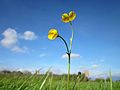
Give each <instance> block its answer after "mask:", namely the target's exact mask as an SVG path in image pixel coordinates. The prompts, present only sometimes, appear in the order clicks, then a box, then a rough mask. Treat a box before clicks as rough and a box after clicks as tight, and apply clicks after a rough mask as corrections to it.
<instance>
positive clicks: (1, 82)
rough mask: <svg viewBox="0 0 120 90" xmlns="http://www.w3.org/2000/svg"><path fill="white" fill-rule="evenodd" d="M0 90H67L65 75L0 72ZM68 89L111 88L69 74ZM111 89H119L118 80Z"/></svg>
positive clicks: (105, 84) (101, 82) (104, 83)
mask: <svg viewBox="0 0 120 90" xmlns="http://www.w3.org/2000/svg"><path fill="white" fill-rule="evenodd" d="M0 90H67V75H53V74H52V73H49V72H47V73H46V74H39V75H38V74H0ZM69 90H111V83H110V81H109V80H108V81H106V80H97V81H93V80H89V79H87V78H77V75H71V76H70V84H69ZM112 90H120V81H114V82H112Z"/></svg>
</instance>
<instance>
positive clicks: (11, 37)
mask: <svg viewBox="0 0 120 90" xmlns="http://www.w3.org/2000/svg"><path fill="white" fill-rule="evenodd" d="M2 35H3V36H4V38H3V39H2V40H1V42H0V43H1V45H2V46H4V47H6V48H10V47H12V46H13V45H15V44H16V43H17V41H18V39H17V32H16V31H15V30H14V29H12V28H8V29H6V30H5V31H4V32H3V33H2Z"/></svg>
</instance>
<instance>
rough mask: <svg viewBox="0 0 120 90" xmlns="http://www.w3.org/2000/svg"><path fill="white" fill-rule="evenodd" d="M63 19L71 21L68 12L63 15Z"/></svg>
mask: <svg viewBox="0 0 120 90" xmlns="http://www.w3.org/2000/svg"><path fill="white" fill-rule="evenodd" d="M62 21H63V22H65V23H67V22H69V15H68V14H67V13H64V14H63V15H62Z"/></svg>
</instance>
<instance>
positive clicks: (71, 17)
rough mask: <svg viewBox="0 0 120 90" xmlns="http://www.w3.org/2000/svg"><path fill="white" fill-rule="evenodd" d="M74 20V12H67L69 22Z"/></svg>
mask: <svg viewBox="0 0 120 90" xmlns="http://www.w3.org/2000/svg"><path fill="white" fill-rule="evenodd" d="M75 18H76V14H75V12H73V11H71V12H69V21H73V20H74V19H75Z"/></svg>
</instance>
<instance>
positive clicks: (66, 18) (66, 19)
mask: <svg viewBox="0 0 120 90" xmlns="http://www.w3.org/2000/svg"><path fill="white" fill-rule="evenodd" d="M75 18H76V13H75V12H74V11H70V12H69V14H67V13H64V14H63V15H62V21H63V22H65V23H67V22H71V21H73V20H74V19H75Z"/></svg>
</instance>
